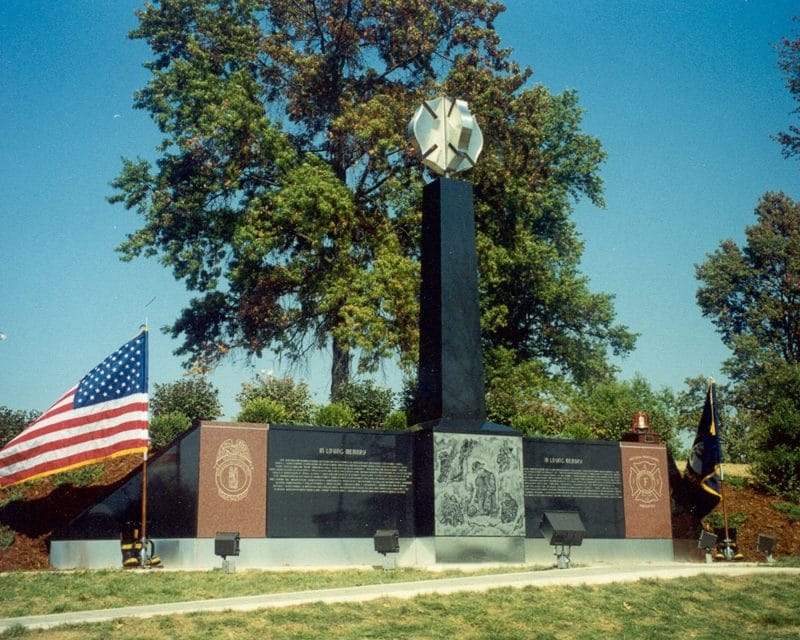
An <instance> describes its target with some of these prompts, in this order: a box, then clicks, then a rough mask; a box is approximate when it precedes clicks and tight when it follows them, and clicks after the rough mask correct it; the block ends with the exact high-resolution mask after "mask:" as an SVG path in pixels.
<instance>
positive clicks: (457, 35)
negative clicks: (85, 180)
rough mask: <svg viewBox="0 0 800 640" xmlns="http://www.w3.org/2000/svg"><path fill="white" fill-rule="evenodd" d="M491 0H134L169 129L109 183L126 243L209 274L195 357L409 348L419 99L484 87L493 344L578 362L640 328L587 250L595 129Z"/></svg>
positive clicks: (337, 377)
mask: <svg viewBox="0 0 800 640" xmlns="http://www.w3.org/2000/svg"><path fill="white" fill-rule="evenodd" d="M501 10H502V5H500V4H499V3H497V2H491V1H487V0H427V1H426V2H421V1H419V0H392V1H387V0H301V1H297V0H293V1H290V0H271V1H266V0H227V1H223V0H220V1H218V2H206V1H202V0H162V1H161V2H158V3H154V4H152V5H147V6H146V7H145V9H143V10H142V11H140V12H139V14H138V15H139V20H140V26H139V28H137V29H136V30H134V31H133V32H132V34H131V35H132V37H134V38H141V39H145V40H146V41H147V42H148V44H149V45H150V47H151V49H152V51H153V53H154V59H153V60H152V61H151V62H149V63H148V64H147V66H148V68H149V69H150V70H151V72H152V76H151V78H150V80H149V82H148V84H147V86H146V87H145V88H144V89H142V90H141V91H140V92H139V93H138V94H137V96H136V106H137V107H139V108H142V109H145V110H147V111H149V112H150V113H151V115H152V117H153V119H154V120H155V122H156V123H157V125H158V126H159V128H160V129H161V131H162V132H163V134H164V142H163V144H162V145H161V147H160V148H159V149H158V153H159V154H160V155H159V157H158V159H157V161H156V162H155V164H153V163H151V162H149V161H147V160H143V159H138V160H126V161H125V162H124V166H123V170H122V173H121V174H120V176H119V177H118V178H117V179H116V180H115V182H114V187H115V189H116V193H115V194H114V195H113V196H112V198H111V200H112V201H114V202H122V203H124V204H125V206H126V207H127V208H130V209H135V210H136V211H138V212H139V213H140V214H141V215H142V217H143V218H144V225H143V227H142V228H141V229H140V230H139V231H137V232H135V233H133V234H131V236H130V237H129V238H128V240H127V241H126V242H125V243H124V244H123V245H122V247H121V251H122V254H123V257H124V258H127V259H131V258H133V257H136V256H139V255H151V256H152V255H157V256H159V257H160V259H161V261H162V262H163V263H164V264H165V265H167V266H169V267H171V268H172V270H173V273H174V275H175V276H176V278H179V279H183V280H185V282H186V284H187V287H188V288H190V289H192V290H196V291H197V292H199V295H198V297H197V298H196V299H194V300H193V301H192V302H191V304H190V306H189V307H188V308H187V309H185V310H184V311H183V312H182V314H181V316H180V317H179V318H178V320H177V321H176V322H175V324H174V325H173V326H172V333H173V335H174V336H176V337H177V336H183V340H184V341H183V345H182V347H180V349H179V353H182V354H184V355H188V356H189V361H190V362H191V363H192V364H194V365H199V366H200V367H201V368H203V367H206V366H209V365H211V364H213V363H214V362H216V361H217V360H219V359H220V358H221V357H223V356H224V355H225V354H226V353H228V352H229V351H230V350H231V349H241V350H243V351H245V352H246V353H248V354H255V355H258V354H260V353H261V352H262V350H264V349H271V350H275V351H278V352H280V353H282V354H283V355H286V356H287V357H289V358H291V359H294V358H301V357H303V356H304V355H305V354H306V353H307V352H308V350H309V349H313V348H321V347H323V346H327V345H328V344H330V345H331V349H332V354H333V357H332V366H331V371H332V376H331V378H332V391H333V390H335V389H336V388H338V386H339V385H341V384H342V383H344V382H345V381H347V380H348V379H349V376H350V372H351V362H352V361H353V358H354V356H355V355H356V354H358V356H359V360H358V367H359V369H360V370H372V369H374V368H375V367H376V366H377V364H378V363H379V362H380V360H381V359H382V358H385V357H387V356H390V355H398V356H399V358H400V362H401V365H403V366H406V367H411V366H412V365H413V363H414V362H415V360H416V347H417V339H418V333H417V331H418V329H417V286H418V285H417V283H418V264H417V258H418V251H419V237H418V234H419V220H420V214H419V197H420V187H421V184H422V179H423V170H422V169H421V168H420V165H419V163H418V161H417V160H416V159H414V158H413V155H412V149H411V147H410V145H409V144H408V142H407V141H406V140H405V137H404V135H405V128H406V123H407V122H408V120H409V118H410V116H411V114H412V113H413V111H414V109H415V108H416V106H417V105H418V104H419V103H421V102H422V101H423V100H424V99H427V98H430V97H432V96H434V95H436V94H439V93H448V94H451V95H456V96H458V97H462V98H465V99H467V100H468V101H470V103H471V105H472V109H473V111H474V112H475V113H476V115H477V117H478V120H479V122H480V123H481V126H482V128H483V130H484V135H485V139H486V141H487V143H486V149H485V151H484V154H483V156H482V158H481V161H480V163H479V165H478V168H477V169H476V170H475V171H473V172H472V175H471V176H470V179H471V180H472V181H473V182H474V184H475V194H476V218H477V226H478V235H479V237H478V248H479V256H480V257H479V265H480V270H481V287H482V292H481V293H482V309H483V328H484V337H485V339H486V346H487V348H488V349H492V348H502V349H509V350H511V351H512V352H513V353H514V355H515V358H516V359H517V361H518V362H520V363H523V362H525V361H526V360H528V359H531V358H535V359H540V360H541V361H542V362H543V363H544V364H545V365H546V366H547V367H548V368H549V369H550V370H551V372H552V373H553V374H556V375H565V376H568V377H572V378H573V379H574V380H576V381H578V382H582V381H584V380H586V379H588V378H591V377H592V376H597V375H600V376H604V375H607V374H608V373H609V371H610V368H609V367H608V364H607V361H606V352H607V351H608V349H609V348H610V349H612V350H613V351H615V352H618V353H624V352H626V351H628V350H629V349H630V348H632V344H633V336H631V334H630V333H629V332H627V330H626V329H625V328H624V327H619V326H614V325H613V311H612V308H611V302H610V298H609V297H608V296H604V295H598V294H591V293H590V292H589V291H588V286H587V282H586V280H585V278H583V277H582V276H581V275H580V274H579V272H578V270H577V265H578V262H579V259H580V253H581V244H580V241H579V240H578V238H577V233H576V231H575V229H574V226H573V224H572V222H571V221H570V218H569V216H570V212H571V206H572V203H573V202H574V200H575V199H576V198H580V197H584V196H588V197H589V198H591V199H592V200H593V201H594V202H595V203H597V204H598V205H601V204H602V197H601V182H600V179H599V178H598V175H597V172H598V169H599V165H600V164H601V162H602V161H603V159H604V155H603V152H602V150H601V148H600V144H599V142H598V141H597V140H596V139H594V138H592V137H591V136H588V135H585V134H583V133H581V132H580V118H581V113H580V109H579V107H578V105H577V98H576V96H575V95H574V94H573V93H569V92H568V93H565V94H563V95H561V96H553V95H551V94H550V93H549V92H548V91H547V90H546V89H544V88H542V87H532V88H531V87H528V86H526V83H527V80H528V78H529V75H530V72H529V71H528V70H521V69H520V68H519V67H518V65H516V64H515V63H514V62H513V61H511V59H510V52H509V51H508V50H505V49H502V48H500V40H499V37H498V35H497V33H496V32H495V30H494V20H495V19H496V17H497V15H498V14H499V13H500V11H501Z"/></svg>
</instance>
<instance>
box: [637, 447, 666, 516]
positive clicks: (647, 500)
mask: <svg viewBox="0 0 800 640" xmlns="http://www.w3.org/2000/svg"><path fill="white" fill-rule="evenodd" d="M628 479H629V480H630V486H631V492H632V493H633V499H634V500H636V502H639V503H641V504H652V503H654V502H658V501H659V500H661V497H662V496H663V495H664V482H663V480H662V478H661V469H660V468H659V466H658V460H657V459H656V458H653V457H652V456H636V457H635V458H631V469H630V473H629V475H628Z"/></svg>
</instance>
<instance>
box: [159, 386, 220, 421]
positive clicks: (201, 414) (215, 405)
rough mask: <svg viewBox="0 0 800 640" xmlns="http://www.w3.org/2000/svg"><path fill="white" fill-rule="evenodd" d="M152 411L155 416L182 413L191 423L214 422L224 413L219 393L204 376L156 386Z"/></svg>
mask: <svg viewBox="0 0 800 640" xmlns="http://www.w3.org/2000/svg"><path fill="white" fill-rule="evenodd" d="M150 411H151V412H152V414H153V415H154V416H162V415H166V414H169V413H182V414H183V415H185V416H187V417H188V418H189V423H190V424H191V423H193V422H195V421H197V420H214V419H216V418H218V417H219V416H220V414H221V413H222V407H221V406H220V403H219V391H218V390H217V389H216V388H215V387H214V385H212V384H211V383H210V382H209V381H208V380H206V379H205V378H203V377H202V376H191V377H188V378H184V379H182V380H178V381H177V382H169V383H166V384H157V385H155V391H154V392H153V394H152V395H151V396H150Z"/></svg>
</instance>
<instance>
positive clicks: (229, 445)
mask: <svg viewBox="0 0 800 640" xmlns="http://www.w3.org/2000/svg"><path fill="white" fill-rule="evenodd" d="M214 479H215V481H216V483H217V491H218V493H219V497H220V498H222V499H223V500H230V501H232V502H238V501H239V500H244V499H245V498H246V497H247V493H248V491H250V485H251V484H252V483H253V459H252V458H251V457H250V449H249V448H248V446H247V443H246V442H245V441H244V440H236V442H234V441H233V440H232V439H230V438H229V439H227V440H225V441H224V442H223V443H222V444H220V445H219V449H217V460H216V462H215V463H214Z"/></svg>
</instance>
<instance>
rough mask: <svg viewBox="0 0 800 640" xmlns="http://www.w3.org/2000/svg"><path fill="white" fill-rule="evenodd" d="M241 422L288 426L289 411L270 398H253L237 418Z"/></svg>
mask: <svg viewBox="0 0 800 640" xmlns="http://www.w3.org/2000/svg"><path fill="white" fill-rule="evenodd" d="M236 419H237V420H239V421H240V422H258V423H265V424H266V423H271V424H288V423H290V422H291V420H290V418H289V411H288V410H287V409H286V407H284V406H283V405H282V404H280V403H279V402H276V401H275V400H270V399H269V398H253V399H252V400H250V401H248V402H247V403H245V405H244V406H243V407H242V410H241V411H240V412H239V415H238V416H237V418H236Z"/></svg>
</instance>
